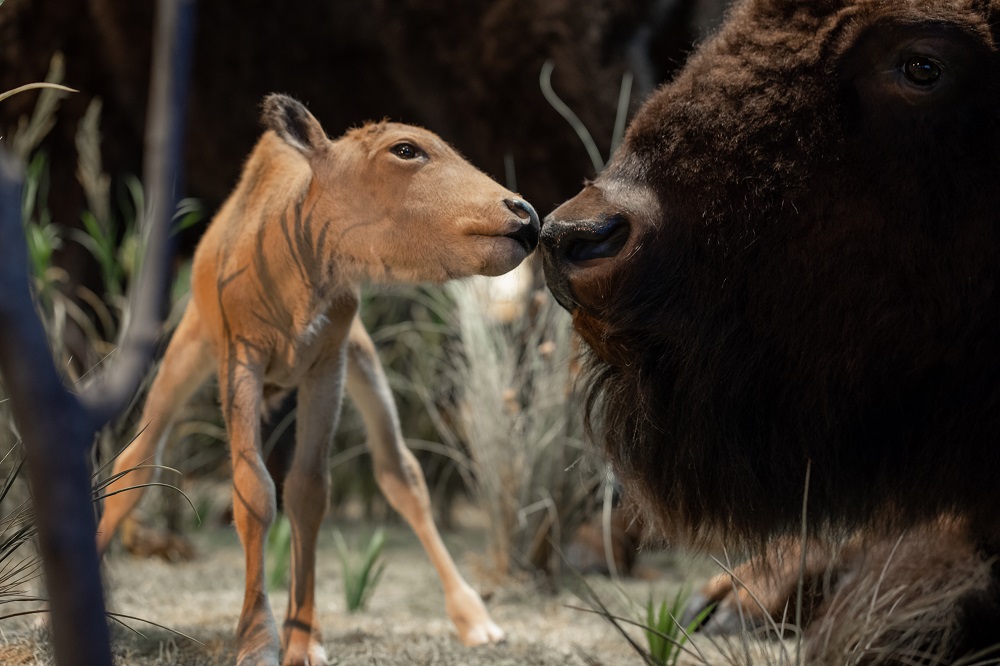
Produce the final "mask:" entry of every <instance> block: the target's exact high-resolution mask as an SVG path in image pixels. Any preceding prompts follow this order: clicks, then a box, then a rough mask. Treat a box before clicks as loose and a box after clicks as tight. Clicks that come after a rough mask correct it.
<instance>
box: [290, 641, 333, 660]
mask: <svg viewBox="0 0 1000 666" xmlns="http://www.w3.org/2000/svg"><path fill="white" fill-rule="evenodd" d="M329 664H330V660H329V658H328V657H327V656H326V650H324V649H323V646H322V645H320V644H319V643H318V642H316V641H310V642H309V644H308V645H305V646H301V647H295V646H293V647H291V648H289V649H288V651H286V652H285V659H284V660H283V661H282V662H281V666H329Z"/></svg>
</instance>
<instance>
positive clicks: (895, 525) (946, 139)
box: [542, 0, 1000, 642]
mask: <svg viewBox="0 0 1000 666" xmlns="http://www.w3.org/2000/svg"><path fill="white" fill-rule="evenodd" d="M998 38H1000V2H997V1H996V0H989V1H987V0H979V1H977V0H934V1H929V0H928V1H925V0H808V1H806V0H802V1H796V0H748V1H744V2H742V3H740V4H739V5H738V6H736V7H735V8H734V9H733V10H732V12H731V13H730V15H729V16H728V18H727V20H726V22H725V23H724V25H723V26H722V28H721V29H720V30H719V31H718V32H717V34H715V35H714V36H713V37H712V38H711V39H710V40H709V41H707V42H706V43H705V44H703V45H702V47H701V48H700V49H699V50H698V51H697V52H696V53H695V54H694V55H692V57H691V58H690V59H689V61H688V62H687V64H686V66H685V67H684V69H683V70H682V71H681V72H680V74H679V75H678V76H677V78H676V79H675V80H674V81H672V82H671V83H670V84H668V85H666V86H664V87H663V88H661V89H659V90H658V91H656V92H655V93H654V94H653V95H652V96H651V97H650V98H649V99H648V100H647V101H646V103H645V104H644V105H643V107H642V108H641V109H640V111H639V112H638V114H637V116H636V117H635V118H634V120H633V121H632V123H631V125H630V127H629V129H628V132H627V136H626V140H625V142H624V144H623V146H622V148H621V149H620V150H619V151H618V152H617V154H616V156H615V158H614V159H613V161H612V162H611V164H610V165H609V166H608V167H607V168H606V169H605V170H604V171H603V172H602V173H601V174H600V176H599V177H598V178H597V179H596V180H595V181H593V182H590V183H588V184H587V185H586V187H585V188H584V190H583V191H582V192H580V193H579V194H578V195H577V196H576V197H574V198H573V199H571V200H570V201H568V202H566V203H564V204H563V205H562V206H560V207H559V208H558V209H557V210H556V211H555V212H554V213H552V215H550V216H549V218H548V219H547V220H546V222H545V224H544V225H543V229H542V241H543V261H544V263H545V267H546V274H547V279H548V282H549V286H550V288H551V289H552V291H553V293H554V294H555V295H556V297H557V298H558V299H559V301H560V302H561V303H562V304H563V305H564V306H566V307H567V308H568V309H569V310H570V311H571V312H572V314H573V318H574V325H575V327H576V329H577V330H578V332H579V333H580V335H581V336H582V337H583V338H584V340H585V341H586V342H587V343H588V345H589V347H590V350H591V354H590V358H589V368H590V382H591V384H590V385H591V389H592V392H591V401H590V418H591V420H592V423H593V425H594V428H595V431H596V432H597V433H598V434H599V436H600V438H601V439H602V440H603V443H604V446H605V448H606V452H607V454H608V456H609V457H610V459H611V460H612V462H613V463H614V466H615V468H616V469H617V472H618V474H619V476H620V478H621V479H622V481H623V482H624V483H625V484H626V486H627V487H628V488H629V489H630V490H631V491H632V492H633V493H635V494H636V495H637V496H638V497H639V498H641V499H642V500H643V501H644V502H645V504H646V505H647V506H649V507H652V508H653V509H654V511H655V513H656V514H657V515H658V517H659V518H660V519H661V523H663V524H665V525H667V526H669V527H671V528H672V529H673V528H676V527H678V526H680V527H682V528H684V529H686V530H687V531H688V532H690V533H693V534H695V535H696V536H699V535H700V536H704V535H706V534H708V533H712V534H715V535H719V534H721V535H722V536H723V537H724V538H726V539H727V540H728V541H729V543H734V542H735V543H740V544H743V545H748V546H751V547H759V546H762V545H763V544H765V543H766V541H767V540H768V539H769V538H770V537H774V536H777V535H780V534H783V533H793V532H794V533H797V532H798V530H799V526H800V523H801V520H802V511H803V501H802V500H803V495H804V494H805V495H806V496H807V499H808V508H807V509H806V518H807V521H808V523H809V525H810V527H811V528H812V531H813V533H814V534H821V533H829V532H830V531H831V530H836V531H839V530H843V529H861V530H864V531H865V533H866V534H869V535H888V534H894V533H897V532H898V531H900V530H904V529H907V528H910V527H912V526H914V525H916V524H918V523H923V522H926V521H933V520H935V519H936V517H938V516H941V515H950V516H957V520H958V521H959V522H960V524H961V525H963V526H964V528H963V538H967V539H968V541H969V543H970V544H972V551H973V552H975V553H976V557H983V558H987V561H988V558H992V557H995V556H997V555H998V554H1000V508H998V507H1000V483H998V479H997V474H998V472H1000V338H998V336H1000V56H998ZM998 574H1000V569H998V568H997V567H996V565H994V566H993V578H994V581H993V583H992V586H993V587H992V589H991V590H986V592H985V593H984V594H985V595H986V597H985V598H986V602H983V603H982V604H980V605H978V606H976V608H977V609H980V610H981V609H983V608H986V607H991V608H993V610H995V608H996V602H997V599H1000V593H998V586H997V583H996V579H997V575H998ZM990 595H992V596H990ZM979 601H983V599H982V598H980V599H979ZM977 603H978V602H977ZM991 604H992V606H991ZM977 612H978V611H977ZM984 612H985V611H984ZM989 627H990V628H989V629H983V630H982V632H981V633H982V635H983V636H984V637H986V639H992V641H991V642H995V641H997V640H1000V620H998V619H996V618H995V617H994V620H993V621H992V624H989Z"/></svg>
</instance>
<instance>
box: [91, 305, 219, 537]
mask: <svg viewBox="0 0 1000 666" xmlns="http://www.w3.org/2000/svg"><path fill="white" fill-rule="evenodd" d="M212 367H213V363H212V352H211V349H210V348H209V345H208V343H207V342H206V341H205V338H204V336H203V334H202V331H201V323H200V318H199V315H198V311H197V310H196V309H195V306H194V304H193V303H192V304H190V305H188V309H187V311H186V312H185V313H184V317H183V318H182V319H181V322H180V324H179V325H178V326H177V330H176V331H175V332H174V335H173V337H172V338H171V340H170V344H169V345H168V346H167V351H166V353H165V354H164V356H163V362H162V363H161V364H160V370H159V372H158V373H157V375H156V378H155V379H154V380H153V385H152V386H151V387H150V390H149V396H148V397H147V398H146V404H145V406H144V407H143V410H142V420H141V421H140V427H141V428H142V430H141V431H140V432H139V434H138V435H136V437H135V439H133V440H132V442H131V443H129V445H128V446H127V447H125V450H124V451H122V452H121V454H119V456H118V457H117V458H116V459H115V464H114V467H113V469H112V477H118V478H117V479H116V480H115V481H113V482H111V483H110V484H108V486H107V487H106V488H105V489H104V494H105V495H106V496H107V497H106V499H105V500H104V513H103V514H102V515H101V522H100V524H99V525H98V527H97V549H98V552H99V553H101V554H103V553H104V552H105V551H106V550H107V548H108V544H109V543H110V542H111V538H112V537H113V536H114V534H115V531H116V530H117V529H118V527H119V526H120V525H121V523H122V521H123V520H124V519H125V517H126V516H127V515H128V514H129V512H131V511H132V509H133V508H134V507H135V505H136V504H137V503H138V502H139V500H140V499H141V498H142V495H143V491H144V490H145V488H144V487H143V485H144V484H147V483H149V482H150V481H151V480H152V479H153V477H154V475H155V472H156V470H155V468H154V467H152V466H151V465H150V466H147V464H150V463H152V462H153V458H154V456H155V455H158V452H159V449H161V448H162V447H163V445H164V443H165V442H166V440H167V436H168V435H169V434H170V428H171V426H172V425H173V422H174V419H175V418H176V416H177V412H178V411H179V410H180V408H181V406H182V405H183V404H184V403H185V402H186V401H187V399H188V398H189V397H191V394H192V393H194V391H195V390H196V389H197V388H198V387H199V386H200V385H201V384H202V383H203V382H204V381H205V380H206V379H207V378H208V376H209V375H210V374H211V371H212ZM130 470H131V471H130ZM128 488H133V490H127V489H128Z"/></svg>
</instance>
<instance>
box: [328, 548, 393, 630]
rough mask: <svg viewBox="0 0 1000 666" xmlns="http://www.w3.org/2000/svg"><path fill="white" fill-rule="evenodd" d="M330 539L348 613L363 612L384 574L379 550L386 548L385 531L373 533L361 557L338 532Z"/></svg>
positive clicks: (383, 565)
mask: <svg viewBox="0 0 1000 666" xmlns="http://www.w3.org/2000/svg"><path fill="white" fill-rule="evenodd" d="M333 538H334V543H335V544H336V546H337V555H338V556H339V557H340V565H341V571H342V575H343V578H344V600H345V601H346V602H347V612H349V613H356V612H358V611H361V610H364V608H365V606H366V605H367V604H368V600H369V599H371V596H372V594H373V593H374V592H375V588H376V587H378V584H379V581H381V580H382V574H383V573H385V563H384V562H383V561H382V560H381V557H382V549H383V548H384V547H385V530H383V529H381V528H379V529H377V530H375V533H374V534H372V537H371V539H370V540H369V541H368V546H367V547H366V548H365V552H364V553H363V554H361V556H360V557H359V556H358V555H357V554H356V553H354V552H353V551H352V550H351V548H350V546H348V545H347V541H346V540H345V539H344V535H343V534H341V533H340V530H334V532H333Z"/></svg>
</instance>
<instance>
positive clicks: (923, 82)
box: [903, 56, 942, 86]
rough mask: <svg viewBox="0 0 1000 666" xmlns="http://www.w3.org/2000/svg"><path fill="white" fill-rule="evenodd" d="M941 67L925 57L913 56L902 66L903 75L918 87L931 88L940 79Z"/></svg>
mask: <svg viewBox="0 0 1000 666" xmlns="http://www.w3.org/2000/svg"><path fill="white" fill-rule="evenodd" d="M941 73H942V71H941V65H939V64H938V63H936V62H935V61H934V60H932V59H930V58H928V57H927V56H913V57H912V58H910V59H909V60H907V61H906V62H905V63H904V64H903V74H904V75H906V78H907V79H909V81H910V82H911V83H914V84H916V85H918V86H932V85H934V84H935V83H937V82H938V80H939V79H940V78H941Z"/></svg>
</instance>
